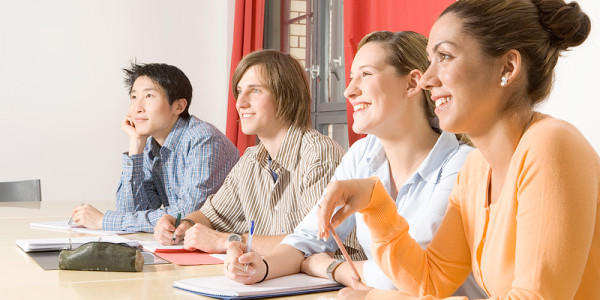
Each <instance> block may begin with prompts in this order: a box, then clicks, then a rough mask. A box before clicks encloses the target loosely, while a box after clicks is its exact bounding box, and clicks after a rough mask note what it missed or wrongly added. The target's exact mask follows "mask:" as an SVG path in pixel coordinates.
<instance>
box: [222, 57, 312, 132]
mask: <svg viewBox="0 0 600 300" xmlns="http://www.w3.org/2000/svg"><path fill="white" fill-rule="evenodd" d="M253 66H260V68H259V69H260V72H261V75H262V77H263V80H264V82H261V84H263V85H264V86H265V87H266V88H267V89H268V90H269V91H270V92H271V94H272V95H273V99H274V101H275V107H276V108H277V112H276V116H277V118H279V119H280V120H283V121H288V122H290V123H291V125H292V126H296V127H309V126H310V124H311V120H310V104H311V97H310V88H309V85H308V78H306V73H305V71H304V68H303V67H302V65H300V62H298V60H297V59H295V58H294V57H292V56H291V55H289V54H286V53H283V52H280V51H276V50H259V51H255V52H252V53H250V54H248V55H246V57H244V58H243V59H242V61H240V63H239V64H238V66H237V68H236V69H235V72H234V73H233V77H232V79H231V89H232V90H233V96H234V97H235V99H237V97H238V91H237V86H238V84H239V82H240V80H241V79H242V77H243V76H244V74H245V73H246V71H248V69H250V68H251V67H253Z"/></svg>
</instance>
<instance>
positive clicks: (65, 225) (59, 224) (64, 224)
mask: <svg viewBox="0 0 600 300" xmlns="http://www.w3.org/2000/svg"><path fill="white" fill-rule="evenodd" d="M29 226H31V227H32V228H40V229H52V230H61V231H73V232H79V233H88V234H97V235H113V234H127V233H133V232H132V231H107V230H98V229H89V228H85V227H83V226H77V224H73V225H69V220H60V221H48V222H34V223H30V224H29Z"/></svg>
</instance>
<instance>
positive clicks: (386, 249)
mask: <svg viewBox="0 0 600 300" xmlns="http://www.w3.org/2000/svg"><path fill="white" fill-rule="evenodd" d="M490 171H491V170H490V166H489V165H488V163H487V162H486V160H485V159H484V158H483V156H482V155H481V153H480V152H479V151H477V150H475V151H473V152H471V154H470V155H469V157H468V158H467V161H466V163H465V165H464V167H463V169H462V171H461V172H460V173H459V175H458V179H457V183H456V185H455V187H454V190H453V191H452V194H451V196H450V199H449V204H448V209H447V212H446V216H445V217H444V219H443V221H442V224H441V225H440V227H439V229H438V231H437V233H436V235H435V236H434V238H433V240H432V242H431V244H430V245H429V247H428V248H427V250H423V249H421V247H419V245H418V244H417V243H415V242H414V240H413V239H412V238H411V237H410V235H408V224H407V223H406V221H405V220H404V219H403V218H402V217H400V216H399V215H398V214H397V213H396V206H395V204H394V202H393V201H392V200H391V199H390V197H389V196H388V195H387V193H386V191H385V189H384V188H383V186H382V185H381V183H380V182H378V183H377V184H376V185H375V188H374V190H373V194H372V196H371V202H370V204H369V205H368V206H367V207H366V208H365V209H364V210H363V211H361V213H363V214H364V217H365V222H366V224H367V225H368V226H369V228H370V230H371V235H372V238H373V254H374V256H375V260H376V261H377V263H378V264H379V265H380V266H381V268H382V269H383V271H384V272H385V273H386V274H387V275H388V276H389V277H390V278H392V280H393V281H394V283H395V284H396V285H397V286H403V290H410V291H412V294H413V296H407V295H405V294H401V293H400V292H398V291H383V290H372V291H371V292H369V295H368V297H367V298H368V299H386V298H389V299H392V298H393V299H437V298H436V297H447V296H449V295H451V294H452V292H453V291H454V290H455V289H456V288H457V287H458V286H459V285H460V284H461V282H462V281H463V280H464V279H465V278H466V277H467V275H468V274H469V272H471V271H473V274H474V275H475V278H476V280H477V282H478V284H479V285H480V286H481V287H482V288H483V289H484V290H486V291H487V292H488V294H489V295H491V296H492V297H491V299H560V300H564V299H586V300H587V299H598V298H599V297H600V213H599V212H600V210H599V208H600V158H599V157H598V154H597V153H596V152H595V151H594V149H593V148H592V147H591V145H590V144H589V143H588V142H587V141H586V140H585V138H584V137H583V136H582V135H581V133H580V132H579V131H578V130H577V129H575V128H574V127H573V126H572V125H570V124H568V123H566V122H564V121H560V120H557V119H554V118H552V117H549V116H546V115H542V114H539V113H536V116H535V118H534V122H533V123H532V125H531V126H530V128H529V129H528V130H527V132H525V134H524V135H523V137H522V138H521V141H520V142H519V145H518V146H517V148H516V150H515V153H514V154H513V157H512V160H511V162H510V167H509V170H508V173H507V175H506V179H505V181H504V187H503V189H502V191H501V194H500V196H499V199H498V201H497V202H496V203H495V204H493V205H491V207H488V205H487V187H488V182H489V180H490ZM415 295H420V296H415ZM423 295H434V296H423ZM454 299H466V298H461V297H456V298H454Z"/></svg>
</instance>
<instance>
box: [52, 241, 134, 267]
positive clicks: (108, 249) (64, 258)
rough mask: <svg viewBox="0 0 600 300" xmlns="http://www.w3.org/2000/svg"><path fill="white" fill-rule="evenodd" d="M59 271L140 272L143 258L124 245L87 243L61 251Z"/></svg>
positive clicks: (132, 248)
mask: <svg viewBox="0 0 600 300" xmlns="http://www.w3.org/2000/svg"><path fill="white" fill-rule="evenodd" d="M58 267H59V268H60V269H61V270H83V271H112V272H141V271H142V269H143V268H144V256H143V255H142V253H141V252H140V250H138V249H136V248H134V247H131V246H129V245H126V244H116V243H109V242H89V243H85V244H83V245H81V246H79V247H78V248H77V249H73V250H62V251H61V252H60V255H59V257H58Z"/></svg>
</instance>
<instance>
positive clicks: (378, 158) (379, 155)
mask: <svg viewBox="0 0 600 300" xmlns="http://www.w3.org/2000/svg"><path fill="white" fill-rule="evenodd" d="M373 137H374V138H375V139H377V143H374V144H373V147H371V148H370V149H369V150H368V152H367V153H365V159H366V160H367V164H368V165H369V170H370V171H371V173H376V171H377V170H379V168H381V166H382V165H383V164H384V163H387V161H388V160H387V156H386V155H385V150H384V149H383V145H381V142H380V141H379V138H378V137H376V136H373Z"/></svg>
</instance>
